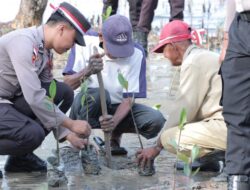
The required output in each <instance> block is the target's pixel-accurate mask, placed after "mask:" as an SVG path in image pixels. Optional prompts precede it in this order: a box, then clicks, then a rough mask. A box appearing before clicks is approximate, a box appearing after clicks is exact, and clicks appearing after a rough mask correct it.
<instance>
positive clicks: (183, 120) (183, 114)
mask: <svg viewBox="0 0 250 190" xmlns="http://www.w3.org/2000/svg"><path fill="white" fill-rule="evenodd" d="M186 122H187V112H186V109H185V108H183V109H182V110H181V116H180V121H179V129H180V130H181V131H182V130H183V129H184V125H185V124H186Z"/></svg>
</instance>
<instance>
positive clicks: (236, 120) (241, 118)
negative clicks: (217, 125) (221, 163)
mask: <svg viewBox="0 0 250 190" xmlns="http://www.w3.org/2000/svg"><path fill="white" fill-rule="evenodd" d="M249 34H250V21H243V20H242V19H241V17H240V15H239V14H236V16H235V18H234V21H233V23H232V25H231V27H230V30H229V46H228V49H227V53H226V56H225V60H224V63H223V64H222V66H221V76H222V82H223V95H222V105H223V116H224V118H225V121H226V123H227V126H228V134H227V135H228V136H227V150H226V172H227V173H228V174H229V175H234V174H235V175H248V176H250V146H249V145H250V35H249Z"/></svg>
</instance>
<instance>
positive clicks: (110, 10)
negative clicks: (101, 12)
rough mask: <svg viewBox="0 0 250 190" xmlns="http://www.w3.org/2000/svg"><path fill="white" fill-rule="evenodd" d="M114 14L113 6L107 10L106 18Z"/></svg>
mask: <svg viewBox="0 0 250 190" xmlns="http://www.w3.org/2000/svg"><path fill="white" fill-rule="evenodd" d="M111 12H112V6H108V8H107V10H106V17H107V18H108V17H109V16H110V15H111Z"/></svg>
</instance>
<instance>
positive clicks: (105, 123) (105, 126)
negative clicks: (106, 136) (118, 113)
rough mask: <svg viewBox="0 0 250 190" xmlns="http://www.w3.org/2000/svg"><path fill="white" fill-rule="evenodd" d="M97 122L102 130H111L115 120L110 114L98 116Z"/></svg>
mask: <svg viewBox="0 0 250 190" xmlns="http://www.w3.org/2000/svg"><path fill="white" fill-rule="evenodd" d="M99 122H100V124H101V128H102V130H103V131H104V132H111V131H113V130H114V129H115V122H114V118H113V116H112V115H106V116H101V117H99Z"/></svg>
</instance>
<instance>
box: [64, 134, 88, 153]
mask: <svg viewBox="0 0 250 190" xmlns="http://www.w3.org/2000/svg"><path fill="white" fill-rule="evenodd" d="M66 139H67V140H68V141H69V142H70V144H72V146H74V147H75V148H77V149H83V148H84V147H85V146H86V145H87V144H88V140H87V139H83V138H80V137H79V136H78V135H76V134H75V133H70V134H68V135H67V137H66Z"/></svg>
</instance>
